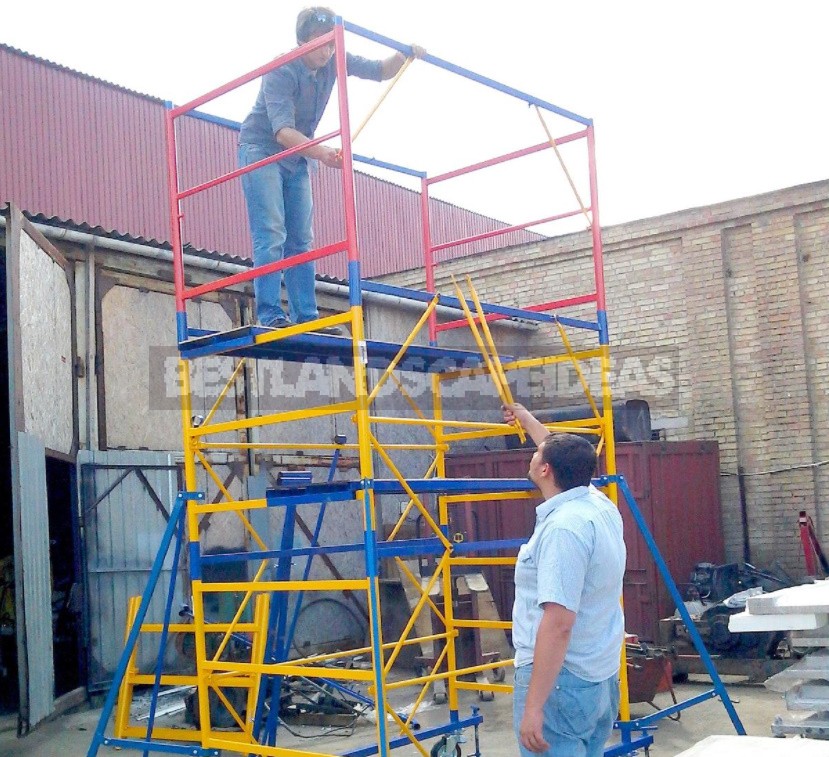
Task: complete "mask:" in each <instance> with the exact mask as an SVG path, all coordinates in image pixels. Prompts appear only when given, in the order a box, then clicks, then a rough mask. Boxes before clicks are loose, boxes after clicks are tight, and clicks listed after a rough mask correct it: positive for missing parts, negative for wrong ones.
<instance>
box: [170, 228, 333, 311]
mask: <svg viewBox="0 0 829 757" xmlns="http://www.w3.org/2000/svg"><path fill="white" fill-rule="evenodd" d="M345 249H346V241H345V240H343V241H341V242H334V244H329V245H326V246H325V247H320V248H319V249H316V250H309V251H308V252H302V253H300V254H299V255H293V256H291V257H290V258H283V259H282V260H277V261H275V262H274V263H268V264H267V265H262V266H259V267H258V268H251V269H250V270H249V271H242V273H234V274H233V275H232V276H225V277H224V278H221V279H216V281H211V282H209V283H207V284H202V285H201V286H197V287H192V288H191V289H187V290H185V291H184V293H183V298H184V299H186V300H190V299H192V298H193V297H200V296H201V295H203V294H207V293H208V292H215V291H218V290H219V289H224V288H225V287H229V286H233V285H234V284H241V283H242V282H243V281H250V280H251V279H256V278H259V276H264V275H265V274H268V273H273V272H274V271H281V270H282V269H283V268H291V267H292V266H295V265H298V264H299V263H307V262H308V261H309V260H319V259H320V258H325V257H328V256H329V255H336V254H337V253H338V252H343V250H345Z"/></svg>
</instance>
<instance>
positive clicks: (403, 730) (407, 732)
mask: <svg viewBox="0 0 829 757" xmlns="http://www.w3.org/2000/svg"><path fill="white" fill-rule="evenodd" d="M383 709H384V710H385V711H386V712H387V713H389V714H390V715H391V717H392V720H394V722H395V723H397V725H398V726H399V727H400V734H401V735H402V736H406V738H408V739H409V741H411V742H412V744H413V745H414V747H415V749H417V751H418V752H420V754H422V755H423V757H429V753H428V752H427V751H426V750H425V749H424V748H423V746H422V744H421V743H420V741H418V739H417V738H416V737H415V735H414V734H413V733H412V731H411V728H409V721H410V720H411V715H409V717H408V718H407V719H406V722H405V723H404V722H403V719H402V718H401V717H400V715H398V714H397V713H396V712H395V711H394V707H392V706H391V705H390V704H389V703H388V702H384V703H383ZM378 717H380V715H379V713H378Z"/></svg>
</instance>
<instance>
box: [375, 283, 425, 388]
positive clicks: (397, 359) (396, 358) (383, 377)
mask: <svg viewBox="0 0 829 757" xmlns="http://www.w3.org/2000/svg"><path fill="white" fill-rule="evenodd" d="M439 299H440V297H439V296H438V295H435V296H434V297H433V298H432V301H431V302H430V303H429V305H428V307H427V308H426V310H425V311H424V312H423V315H422V316H421V317H420V320H419V321H418V322H417V324H416V325H415V327H414V328H413V329H412V331H411V333H410V334H409V336H407V337H406V339H405V340H404V342H403V344H401V345H400V349H399V350H398V351H397V354H396V355H395V356H394V357H393V358H392V360H391V362H390V363H389V364H388V366H387V367H386V370H385V371H383V374H382V375H381V376H380V378H379V380H378V381H377V384H376V385H375V387H374V389H372V390H371V394H369V395H368V403H369V404H371V403H372V402H374V400H375V399H376V398H377V395H378V393H379V392H380V390H381V389H382V388H383V384H385V383H386V380H387V379H388V378H389V376H390V375H391V374H392V373H393V372H394V369H395V368H397V364H398V363H399V362H400V361H401V360H402V359H403V356H404V355H405V354H406V350H408V349H409V347H411V346H412V342H414V340H415V339H416V338H417V335H418V334H419V333H420V330H421V329H422V328H423V326H424V324H425V323H426V321H427V320H429V316H430V315H431V314H432V313H433V312H434V309H435V308H436V307H437V305H438V300H439Z"/></svg>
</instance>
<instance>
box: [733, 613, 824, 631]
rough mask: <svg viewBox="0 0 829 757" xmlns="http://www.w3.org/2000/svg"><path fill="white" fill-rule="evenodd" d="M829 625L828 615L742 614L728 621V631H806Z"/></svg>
mask: <svg viewBox="0 0 829 757" xmlns="http://www.w3.org/2000/svg"><path fill="white" fill-rule="evenodd" d="M827 623H829V614H827V613H819V614H816V613H797V614H786V615H754V614H751V613H749V612H741V613H738V614H737V615H732V616H731V617H730V618H729V619H728V630H729V631H731V632H732V633H740V632H741V631H805V630H809V629H812V628H820V627H821V626H825V625H826V624H827Z"/></svg>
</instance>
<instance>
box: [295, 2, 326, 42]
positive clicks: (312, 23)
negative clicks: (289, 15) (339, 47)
mask: <svg viewBox="0 0 829 757" xmlns="http://www.w3.org/2000/svg"><path fill="white" fill-rule="evenodd" d="M334 15H335V14H334V11H332V10H331V8H325V7H324V6H322V5H315V6H313V7H311V8H305V9H304V10H301V11H300V12H299V15H298V16H297V17H296V41H297V42H299V43H300V44H302V43H303V42H308V40H311V39H314V37H319V36H320V34H325V33H327V32H330V31H331V30H332V29H333V28H334Z"/></svg>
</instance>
